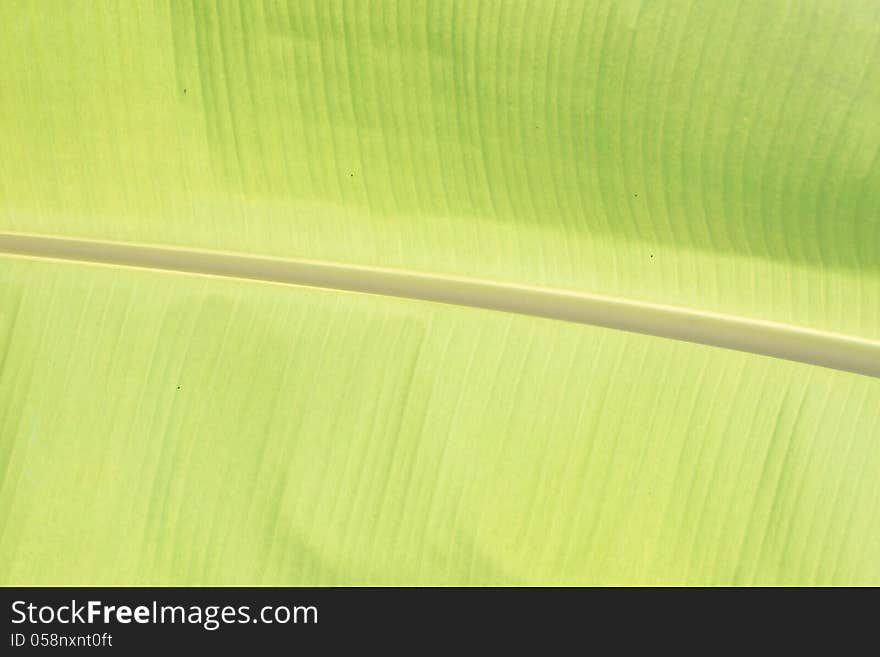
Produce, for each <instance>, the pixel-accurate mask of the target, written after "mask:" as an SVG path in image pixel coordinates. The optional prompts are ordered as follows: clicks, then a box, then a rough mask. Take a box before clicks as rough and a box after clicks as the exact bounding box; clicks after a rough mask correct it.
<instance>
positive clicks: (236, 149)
mask: <svg viewBox="0 0 880 657" xmlns="http://www.w3.org/2000/svg"><path fill="white" fill-rule="evenodd" d="M878 19H880V7H878V5H877V4H876V3H874V2H869V1H868V0H843V1H842V2H837V3H833V4H832V3H823V2H795V1H794V0H773V1H771V2H766V1H764V2H758V1H757V0H754V1H752V0H749V1H745V2H740V3H730V4H728V3H695V2H685V1H683V0H682V1H672V2H664V3H655V2H628V1H623V2H574V1H572V2H563V1H561V0H557V1H547V2H544V1H542V2H500V1H497V2H493V1H487V2H461V3H458V2H453V1H452V0H449V1H448V2H447V1H443V2H432V3H428V2H402V3H396V4H395V3H385V2H378V3H377V2H366V1H364V2H360V1H358V2H275V1H266V2H261V3H252V2H240V3H239V2H233V1H231V0H230V1H223V2H201V1H198V0H197V1H194V2H192V3H185V2H148V1H142V2H126V3H104V2H93V1H90V2H85V1H84V2H67V3H53V4H52V5H51V6H50V5H48V4H45V5H44V4H35V3H32V2H25V1H17V0H9V1H6V2H3V3H0V70H2V71H3V80H2V82H0V126H2V129H0V151H2V152H3V153H5V154H6V157H4V158H2V159H0V233H2V234H3V235H0V477H2V479H0V584H5V585H10V584H93V585H99V584H215V585H219V584H291V585H297V584H325V585H327V584H880V569H878V566H877V564H878V563H880V513H878V511H880V483H878V477H877V473H878V472H880V426H878V422H880V413H878V409H880V379H878V378H876V377H871V376H862V375H859V374H854V373H850V372H843V371H835V370H834V369H829V368H825V367H819V366H817V365H815V364H808V363H816V362H823V363H824V362H828V361H829V358H824V357H823V356H822V355H821V354H820V355H817V356H815V357H810V356H809V355H808V354H807V355H804V353H803V350H801V352H798V353H799V354H800V355H798V356H797V357H798V358H799V359H800V360H805V361H807V362H791V361H785V360H780V359H777V358H771V357H768V356H767V355H761V354H764V353H777V352H773V351H768V350H764V351H761V350H760V349H759V348H757V347H755V348H754V349H752V350H753V351H756V352H760V353H743V352H740V351H732V350H728V349H722V348H719V347H713V346H707V345H704V344H694V343H690V342H683V341H680V340H671V339H667V338H662V337H655V336H651V335H643V334H637V333H630V332H625V331H621V330H616V329H614V328H607V327H605V328H603V327H597V326H587V325H584V324H578V323H571V322H564V321H558V320H554V319H548V318H546V317H538V316H527V315H522V314H514V313H508V312H496V311H493V310H488V309H485V308H473V307H465V306H466V305H478V306H479V305H483V306H488V307H494V306H492V304H491V303H490V304H486V303H483V304H480V303H465V302H462V303H461V304H458V305H456V304H448V303H447V304H437V303H431V302H428V301H424V300H419V299H416V298H404V297H419V296H420V295H417V294H413V293H411V289H410V288H394V289H391V288H388V289H387V290H384V294H366V293H363V292H352V291H350V290H351V288H349V289H348V290H343V289H317V288H315V287H305V286H298V285H286V284H278V282H277V280H276V281H273V280H250V281H245V280H236V279H235V278H230V277H229V276H228V274H229V273H230V272H228V271H211V270H207V269H205V268H201V269H200V268H199V267H192V268H189V269H192V271H180V270H181V269H188V268H187V267H185V266H179V265H174V266H167V267H165V266H162V267H159V266H156V267H153V268H152V269H136V268H133V267H129V266H126V265H127V264H128V265H135V264H138V263H135V262H125V261H122V262H118V261H114V260H113V257H112V254H114V253H123V252H125V251H124V249H125V245H128V244H131V243H138V244H149V245H155V246H156V247H157V248H158V249H160V250H163V249H164V250H165V251H163V252H167V253H174V254H175V258H182V259H184V260H186V259H189V261H191V262H201V261H200V260H198V258H199V256H198V255H197V254H199V253H206V252H207V253H209V254H210V253H218V252H222V253H226V252H232V253H236V254H240V255H241V256H242V257H243V258H244V259H246V260H247V259H248V258H250V259H251V260H250V261H253V262H257V261H258V259H259V258H263V257H264V256H274V257H277V258H280V259H283V262H292V261H294V260H298V259H308V260H310V261H314V262H316V263H318V265H320V263H325V264H326V263H341V265H342V266H343V267H347V268H349V269H350V270H351V271H366V270H364V269H363V268H364V267H379V268H383V270H387V269H391V270H394V272H397V273H395V274H394V275H395V276H398V275H400V276H415V277H423V278H424V277H437V278H438V280H441V282H442V281H447V282H448V281H451V280H453V279H454V280H459V281H466V282H467V281H474V280H480V281H489V282H492V283H493V284H496V283H497V284H498V285H500V286H502V287H504V288H505V289H515V290H522V289H526V288H529V289H533V288H535V287H540V288H542V290H543V291H540V292H539V293H538V294H541V295H545V294H550V293H552V290H557V291H560V290H561V291H563V292H564V293H565V294H569V293H571V294H573V295H581V296H589V295H603V297H607V298H613V299H615V300H622V301H624V302H626V303H631V304H632V307H634V308H636V309H637V310H636V314H638V312H641V310H638V309H639V308H641V309H643V310H644V309H647V308H649V307H653V306H662V307H663V308H667V307H671V308H673V309H677V308H680V309H683V310H684V311H686V314H687V315H686V317H698V318H699V317H715V316H717V315H721V316H723V317H724V318H725V319H724V320H723V322H722V323H723V327H726V328H724V330H727V328H730V327H733V328H731V330H732V331H733V334H732V335H729V336H727V338H726V341H724V340H720V341H719V340H716V341H715V342H712V340H710V339H708V338H706V339H703V338H700V340H701V341H703V342H712V344H725V345H729V346H737V347H738V348H746V349H749V348H751V347H750V346H749V345H753V344H757V343H755V342H750V343H748V344H746V343H744V342H742V341H740V340H739V337H738V336H739V333H737V331H740V329H741V328H742V327H743V326H746V325H748V326H750V327H757V329H756V330H758V331H759V332H761V331H764V332H765V333H767V332H770V331H771V330H773V331H775V330H782V331H783V334H782V335H784V336H788V335H807V334H809V335H815V336H818V338H817V339H818V340H819V342H818V343H817V344H819V345H820V346H827V347H828V348H829V349H835V348H836V347H834V344H843V343H845V344H857V345H859V346H858V351H857V352H853V353H857V354H858V356H859V358H861V357H864V365H863V366H861V365H858V364H857V365H856V366H851V367H844V368H843V369H850V370H855V371H863V372H868V373H870V372H874V371H876V364H877V363H878V362H880V360H878V359H880V343H878V339H880V158H878V154H880V120H878V118H880V20H878ZM22 235H31V236H36V238H37V240H36V242H34V243H42V244H48V242H47V241H45V240H44V241H43V242H40V240H39V238H41V237H58V238H63V239H67V240H70V243H71V244H75V243H76V242H74V241H73V240H89V241H90V242H88V243H89V244H93V245H94V244H98V245H99V248H106V254H105V255H101V256H100V257H99V256H95V257H94V258H92V259H93V260H94V261H95V262H87V260H89V257H85V258H78V259H77V260H78V261H77V262H73V261H62V260H61V259H59V258H58V256H57V254H54V257H50V256H53V254H50V253H48V252H44V253H42V254H40V253H31V254H29V255H24V254H22V253H20V252H15V250H14V249H12V248H11V247H9V245H10V244H11V243H12V239H13V238H16V236H19V237H20V236H22ZM101 245H103V246H101ZM93 255H94V254H93ZM84 260H86V261H84ZM110 263H112V264H110ZM316 266H317V265H316ZM321 266H323V265H321ZM359 268H360V269H359ZM160 269H161V271H160ZM207 274H227V275H224V276H217V275H207ZM257 278H259V276H257ZM266 278H267V279H268V278H271V277H266ZM432 280H433V279H432ZM288 282H289V281H288ZM443 285H445V283H443ZM332 287H344V286H338V285H336V286H334V285H330V284H328V288H332ZM545 288H552V290H550V291H547V290H546V289H545ZM354 289H357V288H354ZM378 291H380V292H382V291H383V290H378ZM395 297H398V298H395ZM420 298H422V299H424V298H435V297H430V296H424V295H422V296H421V297H420ZM527 312H531V314H532V315H541V314H545V315H546V314H548V313H541V312H532V311H531V310H527ZM645 312H647V310H645ZM676 312H677V311H676ZM589 321H590V322H592V323H598V324H603V323H604V324H607V325H610V326H615V325H616V326H620V327H624V328H631V326H623V324H622V322H619V321H617V320H615V321H609V322H603V321H601V318H598V319H597V318H596V317H591V318H590V319H589ZM676 321H677V322H678V323H677V325H676V326H675V327H673V329H672V330H671V332H670V331H667V332H666V333H664V332H663V331H661V330H660V329H656V328H650V327H649V328H650V330H648V331H647V332H654V333H659V334H661V335H673V336H675V337H687V336H686V335H685V333H686V330H685V329H686V328H687V327H686V326H685V324H686V322H687V321H690V320H689V319H687V320H686V321H685V320H681V321H678V320H676ZM771 327H772V328H771ZM779 327H781V328H779ZM639 330H641V329H639ZM797 339H800V338H797ZM832 343H834V344H832ZM831 360H833V359H831ZM835 362H836V361H835ZM850 362H851V361H850ZM831 364H832V365H834V363H833V362H832V363H831ZM835 366H836V365H835Z"/></svg>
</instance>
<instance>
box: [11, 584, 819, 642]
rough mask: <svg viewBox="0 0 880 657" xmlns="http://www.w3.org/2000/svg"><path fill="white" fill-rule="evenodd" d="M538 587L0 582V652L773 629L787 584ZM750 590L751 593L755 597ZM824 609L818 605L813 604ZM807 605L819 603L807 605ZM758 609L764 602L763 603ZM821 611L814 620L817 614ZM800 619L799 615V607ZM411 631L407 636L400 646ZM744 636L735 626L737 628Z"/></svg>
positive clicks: (632, 636) (730, 633) (649, 636)
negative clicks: (767, 594) (0, 632)
mask: <svg viewBox="0 0 880 657" xmlns="http://www.w3.org/2000/svg"><path fill="white" fill-rule="evenodd" d="M672 593H673V592H672V591H669V590H663V589H542V588H503V589H500V588H467V589H462V588H85V587H83V588H5V589H2V597H3V613H2V616H3V619H4V630H5V634H4V636H3V638H2V644H3V647H2V649H0V653H2V654H7V655H15V654H24V653H30V652H34V651H43V650H52V651H57V650H61V649H63V650H64V653H65V654H66V652H67V651H68V650H69V649H71V648H73V649H80V650H90V651H100V652H114V651H115V652H117V653H120V654H132V653H135V652H137V653H140V652H142V651H151V652H153V654H155V651H156V650H172V651H173V652H174V653H176V652H177V651H178V650H185V649H194V650H199V651H204V650H210V649H214V648H217V649H221V650H234V651H248V650H254V649H260V650H268V649H272V650H273V651H274V650H284V651H285V652H288V651H293V650H298V649H302V648H305V647H308V648H316V649H320V650H322V651H330V650H333V649H341V648H343V647H351V645H352V641H354V642H355V644H362V645H364V646H372V647H377V648H381V647H390V646H397V647H409V648H410V649H411V650H415V649H419V650H421V649H424V648H426V647H431V646H433V647H436V646H437V645H439V644H444V645H446V646H459V647H461V648H465V647H467V646H470V645H471V643H472V642H473V641H474V640H475V639H480V640H482V641H489V642H490V643H491V644H494V645H499V644H510V643H519V642H522V641H525V640H529V641H532V642H534V641H535V640H536V639H537V640H538V641H540V642H542V643H544V642H553V641H558V640H563V641H577V642H579V643H581V644H583V647H584V648H585V649H588V650H589V646H591V645H592V646H593V647H599V646H600V645H606V643H607V642H608V641H609V640H610V641H612V642H613V643H614V644H615V645H616V646H617V647H621V648H622V647H626V646H629V645H632V644H645V643H653V644H655V645H656V647H659V646H661V645H671V644H672V643H675V642H676V638H675V637H676V636H688V635H690V636H693V635H694V632H697V631H698V633H699V635H703V634H704V633H706V632H708V631H713V630H714V629H715V628H717V632H719V634H718V636H726V637H728V638H727V639H726V640H728V641H729V640H732V639H734V638H735V637H736V636H740V637H743V635H744V634H746V635H747V634H751V633H754V632H760V631H762V630H763V629H765V628H774V629H775V630H777V631H778V630H780V629H782V627H783V626H782V624H781V623H782V621H783V617H782V616H781V615H780V613H779V610H782V609H784V608H787V609H788V610H790V611H791V610H793V602H794V601H793V600H792V598H794V596H792V595H791V591H785V592H783V594H782V595H780V594H779V590H776V591H775V592H773V593H772V597H773V598H775V599H774V600H772V601H770V604H766V602H767V601H765V604H764V605H760V604H756V602H759V601H760V600H761V598H762V597H764V596H763V595H760V596H756V595H755V592H754V590H752V591H749V590H745V589H741V590H736V591H730V590H726V591H722V590H720V589H700V590H694V589H690V590H687V591H684V592H683V593H684V595H680V594H679V593H681V592H674V593H675V595H672ZM756 598H757V599H756ZM825 607H826V609H827V606H825ZM812 609H813V611H814V612H816V613H818V611H819V608H818V607H816V606H813V607H812ZM768 610H776V611H773V612H772V613H768ZM827 619H828V617H827V616H825V617H824V620H825V621H827ZM800 620H801V623H800V624H799V626H800V628H801V630H802V629H803V627H804V625H803V624H802V623H803V622H804V621H807V620H808V615H807V616H801V618H800ZM413 637H418V641H419V644H420V645H419V646H415V645H412V644H411V643H408V642H411V641H412V638H413ZM743 638H744V637H743Z"/></svg>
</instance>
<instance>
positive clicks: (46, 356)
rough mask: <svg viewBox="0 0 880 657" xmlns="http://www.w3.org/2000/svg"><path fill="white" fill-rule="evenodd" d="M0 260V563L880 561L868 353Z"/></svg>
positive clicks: (190, 568)
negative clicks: (842, 367)
mask: <svg viewBox="0 0 880 657" xmlns="http://www.w3.org/2000/svg"><path fill="white" fill-rule="evenodd" d="M2 265H3V270H2V271H3V273H4V275H3V282H2V288H0V289H2V292H0V294H2V296H0V301H2V303H3V306H4V307H7V308H13V309H14V310H13V312H12V313H11V314H9V315H8V316H7V317H6V318H5V321H4V323H3V325H2V326H0V331H2V333H0V348H2V349H3V351H2V352H0V353H3V354H5V360H4V363H3V370H2V378H0V398H2V399H3V400H4V402H5V403H4V407H3V415H2V417H0V422H2V424H0V430H2V432H3V434H2V435H3V436H4V441H3V449H2V452H0V459H2V460H0V466H2V468H3V470H2V471H3V472H4V473H5V474H4V480H3V488H2V492H0V514H2V516H0V517H2V518H3V527H2V529H3V532H2V535H0V536H2V538H0V579H2V581H3V582H4V583H7V584H10V583H16V584H22V583H26V584H58V583H69V584H74V583H75V584H122V583H126V584H132V583H152V584H220V583H224V584H225V583H228V584H257V583H260V584H417V583H419V584H430V583H433V584H436V583H460V584H461V583H467V584H472V583H495V584H497V583H506V584H536V583H543V584H583V583H592V584H599V583H618V584H619V583H629V584H641V583H670V582H675V583H700V584H729V583H741V584H746V583H763V584H787V583H800V584H812V583H824V584H830V583H853V582H858V583H865V584H869V583H872V584H880V514H878V509H880V481H878V477H877V476H876V473H877V472H878V471H880V440H878V437H880V426H878V413H877V409H878V408H880V381H878V380H877V379H872V378H868V377H863V376H858V375H854V374H845V373H841V372H834V371H832V370H827V369H823V368H815V367H811V366H808V365H800V364H795V363H788V362H785V361H779V360H775V359H770V358H765V357H761V356H752V355H748V354H742V353H738V352H732V351H727V350H723V349H718V348H713V347H703V346H697V345H691V344H687V343H682V342H676V341H672V340H664V339H662V338H647V337H644V336H637V335H632V334H627V333H623V332H619V331H613V330H609V329H598V328H588V327H582V326H578V325H572V324H565V323H562V322H555V321H552V320H537V319H534V318H527V317H520V316H515V315H506V314H502V313H494V312H490V311H481V310H474V309H464V308H455V307H450V306H440V305H433V304H428V303H421V302H415V301H404V300H394V299H385V298H381V297H370V296H366V295H356V294H346V293H341V292H329V291H317V290H308V289H303V288H295V287H284V286H272V285H261V284H259V283H246V282H231V281H225V280H218V279H207V278H199V277H192V276H177V275H173V274H163V273H152V272H139V271H134V270H113V269H111V268H98V267H94V268H92V267H87V266H82V265H66V264H64V265H62V264H52V263H39V262H30V261H26V260H18V261H9V260H5V261H3V262H2Z"/></svg>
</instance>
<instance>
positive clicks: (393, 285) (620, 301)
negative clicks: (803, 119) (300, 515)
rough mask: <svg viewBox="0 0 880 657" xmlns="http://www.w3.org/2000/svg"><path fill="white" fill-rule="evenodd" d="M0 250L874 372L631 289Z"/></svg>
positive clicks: (55, 248)
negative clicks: (573, 325) (494, 315)
mask: <svg viewBox="0 0 880 657" xmlns="http://www.w3.org/2000/svg"><path fill="white" fill-rule="evenodd" d="M0 253H2V254H7V255H12V256H19V257H29V258H47V259H56V260H70V261H76V262H84V263H90V264H96V265H115V266H126V267H137V268H147V269H155V270H161V271H170V272H184V273H188V274H197V275H207V276H222V277H231V278H240V279H248V280H258V281H264V282H271V283H281V284H286V285H305V286H309V287H318V288H325V289H332V290H344V291H349V292H359V293H365V294H379V295H385V296H393V297H399V298H404V299H417V300H422V301H432V302H438V303H446V304H454V305H458V306H469V307H475V308H484V309H489V310H496V311H503V312H513V313H519V314H524V315H532V316H535V317H545V318H549V319H557V320H563V321H569V322H577V323H581V324H589V325H594V326H603V327H606V328H612V329H620V330H624V331H632V332H637V333H644V334H647V335H655V336H659V337H664V338H671V339H675V340H685V341H688V342H695V343H699V344H706V345H712V346H716V347H725V348H728V349H736V350H739V351H745V352H749V353H754V354H761V355H764V356H773V357H776V358H784V359H787V360H793V361H799V362H803V363H809V364H812V365H820V366H823V367H830V368H833V369H837V370H844V371H848V372H854V373H857V374H864V375H867V376H872V377H880V341H876V340H870V339H867V338H862V337H858V336H852V335H846V334H842V333H834V332H829V331H820V330H816V329H811V328H806V327H802V326H794V325H790V324H783V323H778V322H771V321H766V320H761V319H753V318H748V317H740V316H736V315H726V314H721V313H713V312H708V311H704V310H698V309H693V308H686V307H681V306H670V305H663V304H656V303H651V302H647V301H641V300H637V299H628V298H621V297H610V296H604V295H599V294H589V293H585V292H575V291H571V290H563V289H555V288H545V287H537V286H530V285H521V284H515V283H504V282H497V281H490V280H483V279H474V278H464V277H457V276H449V275H445V274H434V273H427V272H417V271H407V270H401V269H384V268H381V267H369V266H364V265H354V264H345V263H335V262H326V261H317V260H304V259H282V258H274V257H267V256H255V255H247V254H239V253H227V252H219V251H204V250H198V249H184V248H177V247H168V246H154V245H144V244H132V243H120V242H105V241H100V240H82V239H73V238H67V237H51V236H44V235H29V234H21V233H0Z"/></svg>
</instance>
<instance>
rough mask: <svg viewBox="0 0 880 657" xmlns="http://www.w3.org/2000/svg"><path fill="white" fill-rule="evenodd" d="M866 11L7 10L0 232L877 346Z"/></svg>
mask: <svg viewBox="0 0 880 657" xmlns="http://www.w3.org/2000/svg"><path fill="white" fill-rule="evenodd" d="M878 44H880V3H878V2H876V1H875V0H806V1H804V0H769V1H768V0H743V1H737V2H724V1H715V0H713V1H707V2H696V1H694V2H689V1H684V0H670V1H668V2H666V1H663V2H657V1H651V2H633V1H629V0H622V1H615V2H611V1H609V2H579V1H573V2H556V1H554V0H533V1H531V2H525V1H521V0H512V1H510V2H500V1H491V0H490V1H486V2H482V1H481V2H476V1H470V2H467V1H465V2H454V1H453V0H439V1H437V2H424V1H418V0H401V1H399V2H394V1H390V0H389V1H385V0H379V1H377V0H372V1H370V0H350V1H348V2H336V1H325V0H314V1H312V0H308V1H297V0H295V1H292V2H276V1H274V0H273V1H270V2H251V1H249V0H244V1H243V2H241V3H239V2H235V1H233V0H224V1H220V2H203V1H201V0H196V1H195V2H187V1H177V0H172V1H166V0H161V1H157V2H139V1H135V0H131V1H121V0H120V1H112V2H111V1H108V0H86V1H81V2H76V1H71V2H42V3H40V2H33V1H32V0H20V1H19V0H4V2H2V3H0V70H2V72H3V74H2V82H0V94H2V101H0V103H2V104H0V120H2V126H3V127H2V130H0V152H2V153H4V157H3V158H0V195H2V206H0V228H2V229H4V230H14V231H22V232H38V233H51V234H62V235H76V236H83V237H92V238H98V239H119V240H131V241H140V242H161V243H173V244H182V245H188V246H195V247H199V248H222V249H227V250H243V251H252V252H260V253H271V254H276V255H291V256H292V255H295V256H302V257H308V258H322V259H330V260H340V261H344V262H359V263H367V264H379V265H383V266H400V267H406V268H413V269H423V270H429V271H440V272H448V273H454V274H458V275H462V274H471V275H479V276H484V277H488V278H500V279H504V280H513V281H521V282H526V283H535V284H548V285H552V286H558V287H564V288H575V289H584V290H588V291H598V292H602V293H605V294H621V295H624V296H631V297H637V298H644V299H648V300H662V301H664V302H667V303H678V304H682V305H687V306H694V307H699V308H706V309H712V310H718V311H722V312H729V313H737V314H743V315H749V316H757V317H766V318H771V319H777V320H780V321H792V322H795V323H798V324H804V325H809V326H816V327H818V328H825V329H831V330H838V331H843V332H853V333H857V334H861V335H866V336H869V337H874V338H877V337H880V159H878V157H880V156H878V154H880V45H878Z"/></svg>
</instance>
